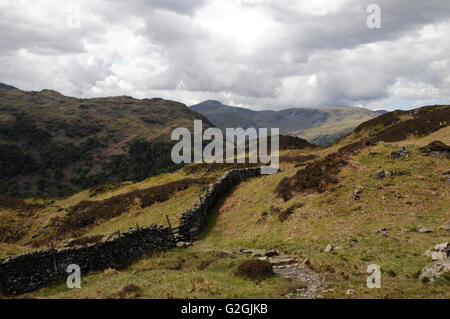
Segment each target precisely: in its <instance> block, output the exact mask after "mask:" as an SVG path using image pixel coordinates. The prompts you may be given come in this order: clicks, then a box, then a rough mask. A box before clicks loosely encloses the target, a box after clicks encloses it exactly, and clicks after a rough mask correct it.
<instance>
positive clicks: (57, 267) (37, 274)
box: [0, 168, 261, 295]
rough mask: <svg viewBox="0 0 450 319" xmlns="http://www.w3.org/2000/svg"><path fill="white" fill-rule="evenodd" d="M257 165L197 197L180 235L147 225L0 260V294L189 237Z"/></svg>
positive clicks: (226, 176)
mask: <svg viewBox="0 0 450 319" xmlns="http://www.w3.org/2000/svg"><path fill="white" fill-rule="evenodd" d="M260 171H261V170H260V168H247V169H236V170H231V171H228V172H226V173H225V174H224V175H223V176H222V177H221V178H220V179H219V180H218V181H217V182H216V183H214V184H210V185H209V187H208V190H207V191H206V192H205V193H204V194H203V195H201V196H200V197H199V199H198V200H197V201H196V203H195V205H194V207H193V208H191V209H188V210H186V211H184V212H183V214H182V216H181V218H180V226H179V228H178V229H179V234H178V235H177V236H176V237H174V235H173V233H172V230H171V229H170V228H169V227H164V226H156V225H152V226H150V227H142V228H139V227H138V228H136V229H131V230H130V231H128V232H126V233H123V234H119V235H118V236H116V238H114V239H111V240H108V241H104V242H101V243H96V244H88V245H86V246H84V247H76V248H68V249H62V250H56V249H48V250H41V251H36V252H31V253H27V254H24V255H21V256H17V257H13V258H9V259H7V260H4V261H1V262H0V292H2V293H3V294H4V295H17V294H21V293H25V292H29V291H33V290H36V289H38V288H40V287H43V286H45V285H48V284H51V283H55V282H57V281H60V280H64V279H66V278H67V276H68V273H67V266H69V265H71V264H76V265H78V266H79V267H80V268H81V273H82V274H86V273H88V272H90V271H100V270H104V269H108V268H118V267H120V266H122V265H125V264H126V263H127V262H129V261H130V260H132V259H133V258H136V257H138V256H141V255H142V254H144V253H148V252H151V251H155V250H164V249H168V248H172V247H175V246H176V242H177V241H192V240H193V239H195V236H196V235H198V233H200V231H201V230H202V229H203V228H204V227H205V226H206V223H207V217H208V214H209V213H210V212H211V210H212V208H214V206H216V204H217V203H218V202H219V200H221V199H222V198H223V197H224V196H225V195H226V194H227V193H228V192H229V191H230V190H231V189H232V188H233V187H234V186H236V185H238V184H239V183H241V182H243V181H245V180H247V179H249V178H252V177H256V176H259V175H260Z"/></svg>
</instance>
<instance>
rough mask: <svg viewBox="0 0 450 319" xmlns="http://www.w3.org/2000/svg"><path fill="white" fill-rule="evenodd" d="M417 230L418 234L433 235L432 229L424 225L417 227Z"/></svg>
mask: <svg viewBox="0 0 450 319" xmlns="http://www.w3.org/2000/svg"><path fill="white" fill-rule="evenodd" d="M416 230H417V232H419V233H422V234H427V233H431V229H428V228H427V227H425V226H422V225H420V226H417V228H416Z"/></svg>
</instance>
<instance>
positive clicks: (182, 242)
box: [177, 241, 192, 248]
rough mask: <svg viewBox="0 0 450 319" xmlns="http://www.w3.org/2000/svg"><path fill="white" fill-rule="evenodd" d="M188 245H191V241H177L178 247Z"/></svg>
mask: <svg viewBox="0 0 450 319" xmlns="http://www.w3.org/2000/svg"><path fill="white" fill-rule="evenodd" d="M189 246H192V243H191V242H184V241H179V242H178V243H177V247H178V248H187V247H189Z"/></svg>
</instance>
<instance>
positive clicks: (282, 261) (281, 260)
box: [270, 258, 297, 266]
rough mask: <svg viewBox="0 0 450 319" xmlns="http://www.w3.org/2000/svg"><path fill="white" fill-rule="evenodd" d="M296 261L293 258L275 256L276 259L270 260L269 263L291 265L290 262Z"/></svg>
mask: <svg viewBox="0 0 450 319" xmlns="http://www.w3.org/2000/svg"><path fill="white" fill-rule="evenodd" d="M296 262H297V260H295V259H293V258H276V259H272V260H270V263H271V264H272V265H273V266H283V265H291V264H295V263H296Z"/></svg>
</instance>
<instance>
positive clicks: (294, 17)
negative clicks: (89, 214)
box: [0, 0, 450, 109]
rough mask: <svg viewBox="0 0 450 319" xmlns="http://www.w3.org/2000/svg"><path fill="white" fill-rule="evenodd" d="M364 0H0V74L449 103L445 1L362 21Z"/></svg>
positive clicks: (184, 90) (174, 88) (395, 8)
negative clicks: (72, 23)
mask: <svg viewBox="0 0 450 319" xmlns="http://www.w3.org/2000/svg"><path fill="white" fill-rule="evenodd" d="M369 3H371V1H368V0H362V1H360V0H339V1H336V0H326V1H316V0H308V1H290V0H289V1H288V0H280V1H269V0H214V1H211V0H209V1H208V0H204V1H194V0H188V1H186V0H169V1H168V0H151V1H144V0H135V1H124V0H119V1H114V2H110V1H108V2H107V1H106V0H91V1H89V2H86V1H81V0H73V1H71V3H70V4H69V3H66V2H61V1H56V0H45V1H44V0H33V1H31V0H20V1H12V0H3V1H2V2H0V43H1V45H0V82H5V83H9V84H12V85H15V86H18V87H20V88H23V89H29V90H31V89H32V90H40V89H44V88H48V89H54V90H58V91H60V92H61V93H63V94H66V95H74V96H80V97H91V96H107V95H122V94H126V95H131V96H135V97H139V98H143V97H154V96H159V97H163V98H168V99H173V100H180V101H181V102H184V103H186V104H188V105H189V104H194V103H197V102H200V101H202V100H205V99H218V100H221V101H223V102H224V103H229V104H234V105H240V106H249V107H252V108H254V109H267V108H269V109H279V108H287V107H302V106H304V107H314V106H332V105H360V106H365V107H369V108H373V109H379V108H394V107H408V105H409V106H410V107H412V106H417V105H418V104H420V103H424V104H426V103H434V102H439V103H444V102H447V103H448V99H449V97H450V86H449V84H450V77H449V76H448V74H449V73H450V72H449V71H450V68H449V65H450V61H449V60H450V57H449V55H448V52H449V50H450V38H449V37H448V34H449V33H450V6H449V5H448V4H447V3H445V2H443V1H438V0H429V1H422V0H398V1H395V2H393V1H388V0H379V1H378V4H379V5H380V7H381V10H382V11H381V14H382V28H381V29H369V28H367V26H366V25H365V21H366V18H367V12H366V10H365V9H366V7H367V5H368V4H369ZM70 5H77V6H79V7H80V10H81V11H80V12H81V16H80V18H81V19H80V22H81V24H80V28H79V29H77V28H75V29H74V28H69V27H68V24H67V20H68V19H69V18H70V16H68V15H69V14H70V12H68V10H67V9H68V7H69V6H70Z"/></svg>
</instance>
